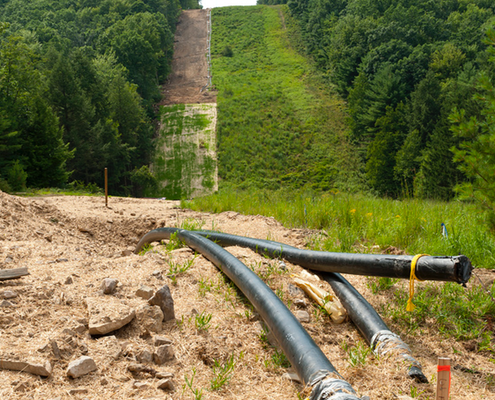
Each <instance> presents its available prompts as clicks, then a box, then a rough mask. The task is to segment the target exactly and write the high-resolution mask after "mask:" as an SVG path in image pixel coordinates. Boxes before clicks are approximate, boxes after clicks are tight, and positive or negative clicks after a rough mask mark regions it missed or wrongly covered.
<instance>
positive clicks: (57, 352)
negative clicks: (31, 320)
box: [50, 339, 62, 359]
mask: <svg viewBox="0 0 495 400" xmlns="http://www.w3.org/2000/svg"><path fill="white" fill-rule="evenodd" d="M50 346H51V348H52V353H53V356H54V357H55V358H57V359H61V358H62V354H61V353H60V349H59V347H58V344H57V341H56V340H53V339H52V340H50Z"/></svg>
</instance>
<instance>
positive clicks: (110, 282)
mask: <svg viewBox="0 0 495 400" xmlns="http://www.w3.org/2000/svg"><path fill="white" fill-rule="evenodd" d="M118 283H119V281H118V280H117V279H113V278H105V279H103V282H102V283H101V287H100V289H101V290H102V292H103V294H113V293H114V292H115V289H116V288H117V284H118Z"/></svg>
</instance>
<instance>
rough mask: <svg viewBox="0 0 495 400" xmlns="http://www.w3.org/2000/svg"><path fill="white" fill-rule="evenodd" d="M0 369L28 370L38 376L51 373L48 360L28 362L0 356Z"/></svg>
mask: <svg viewBox="0 0 495 400" xmlns="http://www.w3.org/2000/svg"><path fill="white" fill-rule="evenodd" d="M0 369H8V370H11V371H22V372H28V373H30V374H33V375H39V376H50V375H51V374H52V365H51V364H50V362H49V361H41V362H30V361H19V360H10V359H8V358H4V357H0Z"/></svg>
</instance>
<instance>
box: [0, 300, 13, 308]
mask: <svg viewBox="0 0 495 400" xmlns="http://www.w3.org/2000/svg"><path fill="white" fill-rule="evenodd" d="M0 307H14V303H12V302H11V301H8V300H4V301H2V302H1V303H0Z"/></svg>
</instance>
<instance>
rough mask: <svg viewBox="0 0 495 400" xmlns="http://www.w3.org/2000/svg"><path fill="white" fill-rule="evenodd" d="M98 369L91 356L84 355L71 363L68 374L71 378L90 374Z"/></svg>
mask: <svg viewBox="0 0 495 400" xmlns="http://www.w3.org/2000/svg"><path fill="white" fill-rule="evenodd" d="M97 369H98V368H97V367H96V363H95V362H94V360H93V359H92V358H91V357H88V356H82V357H79V358H78V359H77V360H74V361H71V362H70V363H69V366H68V367H67V375H68V376H70V377H71V378H79V377H80V376H83V375H86V374H89V373H90V372H93V371H96V370H97Z"/></svg>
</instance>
